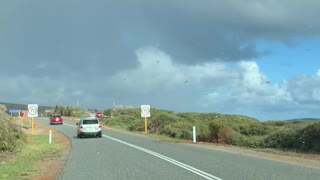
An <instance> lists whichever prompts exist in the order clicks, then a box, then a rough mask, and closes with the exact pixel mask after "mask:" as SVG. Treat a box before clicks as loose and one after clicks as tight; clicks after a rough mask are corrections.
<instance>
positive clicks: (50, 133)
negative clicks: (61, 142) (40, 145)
mask: <svg viewBox="0 0 320 180" xmlns="http://www.w3.org/2000/svg"><path fill="white" fill-rule="evenodd" d="M51 142H52V131H51V129H50V130H49V144H51Z"/></svg>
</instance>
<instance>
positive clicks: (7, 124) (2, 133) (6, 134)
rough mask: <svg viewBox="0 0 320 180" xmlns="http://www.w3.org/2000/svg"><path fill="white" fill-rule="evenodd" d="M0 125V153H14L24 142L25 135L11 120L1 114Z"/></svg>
mask: <svg viewBox="0 0 320 180" xmlns="http://www.w3.org/2000/svg"><path fill="white" fill-rule="evenodd" d="M0 124H1V126H0V151H14V150H15V149H16V148H17V147H18V146H19V145H20V144H22V143H23V142H24V141H25V135H24V134H23V133H22V132H21V131H20V130H19V129H18V127H17V126H16V125H15V124H14V122H13V120H12V118H11V117H10V116H8V115H7V114H5V113H3V112H0Z"/></svg>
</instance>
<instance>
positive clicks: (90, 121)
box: [82, 119, 99, 124]
mask: <svg viewBox="0 0 320 180" xmlns="http://www.w3.org/2000/svg"><path fill="white" fill-rule="evenodd" d="M98 123H99V122H98V120H96V119H93V120H83V122H82V124H98Z"/></svg>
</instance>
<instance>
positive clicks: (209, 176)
mask: <svg viewBox="0 0 320 180" xmlns="http://www.w3.org/2000/svg"><path fill="white" fill-rule="evenodd" d="M63 124H64V125H67V126H70V127H74V128H75V127H77V126H74V125H70V124H66V123H63ZM102 136H103V137H106V138H108V139H111V140H113V141H117V142H119V143H121V144H124V145H127V146H130V147H133V148H135V149H138V150H140V151H143V152H145V153H148V154H150V155H153V156H156V157H158V158H160V159H162V160H165V161H167V162H170V163H172V164H174V165H176V166H179V167H181V168H183V169H186V170H188V171H190V172H193V173H195V174H197V175H199V176H201V177H203V178H205V179H208V180H222V179H221V178H219V177H216V176H214V175H212V174H209V173H206V172H204V171H201V170H200V169H197V168H194V167H192V166H189V165H187V164H184V163H182V162H180V161H177V160H174V159H172V158H169V157H167V156H164V155H162V154H159V153H157V152H154V151H151V150H149V149H145V148H143V147H140V146H137V145H134V144H130V143H128V142H125V141H122V140H120V139H116V138H113V137H110V136H107V135H104V134H102Z"/></svg>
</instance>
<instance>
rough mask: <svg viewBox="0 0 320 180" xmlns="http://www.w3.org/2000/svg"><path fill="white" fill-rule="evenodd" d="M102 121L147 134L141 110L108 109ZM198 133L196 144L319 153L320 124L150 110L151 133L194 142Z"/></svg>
mask: <svg viewBox="0 0 320 180" xmlns="http://www.w3.org/2000/svg"><path fill="white" fill-rule="evenodd" d="M104 115H105V116H108V117H109V118H108V119H105V120H103V122H104V123H105V124H106V125H107V126H112V127H116V128H121V129H126V130H129V131H137V132H143V131H144V119H143V118H142V117H141V116H140V109H134V108H122V109H116V110H112V109H107V110H105V111H104ZM193 126H195V127H196V129H197V140H198V141H202V142H210V143H224V144H231V145H235V146H243V147H250V148H276V149H282V150H292V151H302V152H317V153H319V152H320V122H318V121H301V120H300V121H266V122H260V121H259V120H257V119H254V118H251V117H247V116H242V115H229V114H219V113H196V112H187V113H175V112H173V111H168V110H160V109H151V117H150V118H148V132H149V133H151V134H158V135H164V136H169V137H172V138H178V139H185V140H192V127H193Z"/></svg>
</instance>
